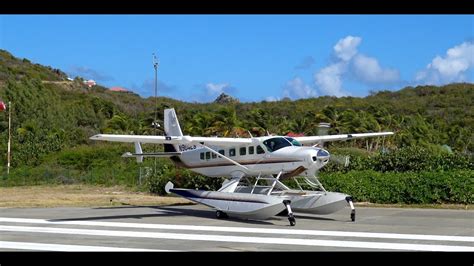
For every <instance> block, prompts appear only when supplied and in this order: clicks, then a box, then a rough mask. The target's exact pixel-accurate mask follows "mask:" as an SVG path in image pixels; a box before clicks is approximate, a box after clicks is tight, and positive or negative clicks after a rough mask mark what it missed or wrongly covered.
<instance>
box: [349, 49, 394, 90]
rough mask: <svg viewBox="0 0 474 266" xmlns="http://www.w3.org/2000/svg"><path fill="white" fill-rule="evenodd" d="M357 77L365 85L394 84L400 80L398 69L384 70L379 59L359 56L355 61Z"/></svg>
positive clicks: (355, 57)
mask: <svg viewBox="0 0 474 266" xmlns="http://www.w3.org/2000/svg"><path fill="white" fill-rule="evenodd" d="M353 68H354V69H353V70H354V74H355V77H356V78H357V79H359V80H360V81H361V82H364V83H372V84H377V83H392V82H397V81H399V80H400V73H399V72H398V70H396V69H390V68H385V69H384V68H382V67H381V66H380V64H379V62H378V61H377V59H375V58H373V57H369V56H365V55H363V54H357V55H356V56H354V59H353Z"/></svg>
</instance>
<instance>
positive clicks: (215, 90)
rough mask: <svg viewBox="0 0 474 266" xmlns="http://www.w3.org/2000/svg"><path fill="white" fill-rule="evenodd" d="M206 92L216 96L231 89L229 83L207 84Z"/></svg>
mask: <svg viewBox="0 0 474 266" xmlns="http://www.w3.org/2000/svg"><path fill="white" fill-rule="evenodd" d="M205 87H206V91H207V94H209V95H216V94H221V93H223V92H224V90H225V89H228V88H230V85H229V83H212V82H210V83H207V84H206V86H205Z"/></svg>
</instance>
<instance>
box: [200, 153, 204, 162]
mask: <svg viewBox="0 0 474 266" xmlns="http://www.w3.org/2000/svg"><path fill="white" fill-rule="evenodd" d="M199 157H200V158H201V160H204V152H201V154H199Z"/></svg>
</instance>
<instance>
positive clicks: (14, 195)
mask: <svg viewBox="0 0 474 266" xmlns="http://www.w3.org/2000/svg"><path fill="white" fill-rule="evenodd" d="M181 204H192V202H190V201H188V200H186V199H183V198H179V197H173V196H168V197H162V196H154V195H150V194H147V193H143V192H134V191H131V190H130V189H127V188H125V187H119V186H115V187H99V186H88V185H61V186H25V187H2V188H0V207H65V206H75V207H103V206H123V205H132V206H163V205H181Z"/></svg>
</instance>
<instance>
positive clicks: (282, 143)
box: [263, 138, 291, 152]
mask: <svg viewBox="0 0 474 266" xmlns="http://www.w3.org/2000/svg"><path fill="white" fill-rule="evenodd" d="M263 144H264V145H265V147H267V149H268V151H269V152H274V151H277V150H279V149H281V148H284V147H288V146H291V143H290V142H289V141H288V140H287V139H285V138H271V139H267V140H265V141H264V142H263Z"/></svg>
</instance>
